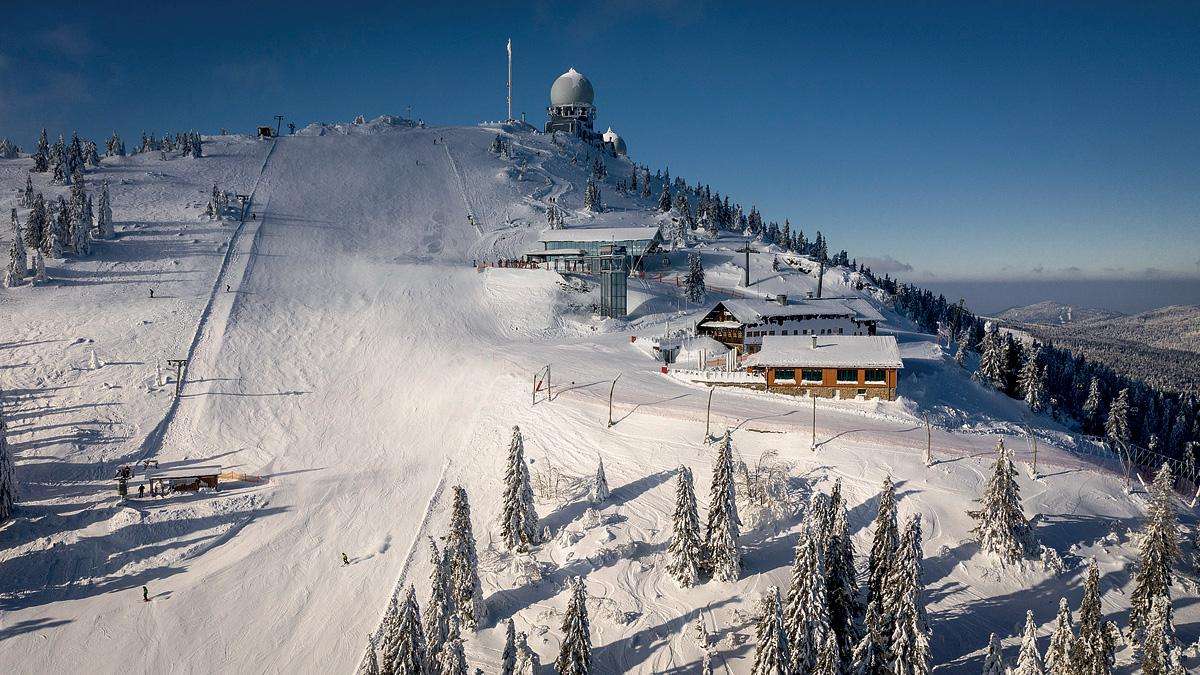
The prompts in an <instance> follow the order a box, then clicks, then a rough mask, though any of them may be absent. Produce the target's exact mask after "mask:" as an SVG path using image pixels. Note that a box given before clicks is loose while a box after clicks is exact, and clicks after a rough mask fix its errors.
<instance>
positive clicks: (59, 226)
mask: <svg viewBox="0 0 1200 675" xmlns="http://www.w3.org/2000/svg"><path fill="white" fill-rule="evenodd" d="M54 233H55V234H56V235H58V244H59V246H62V247H65V248H71V242H72V241H73V239H72V237H71V207H70V206H69V205H68V204H67V202H66V200H65V199H63V197H62V195H59V197H58V202H57V207H56V208H55V212H54ZM51 257H62V256H61V255H59V256H51Z"/></svg>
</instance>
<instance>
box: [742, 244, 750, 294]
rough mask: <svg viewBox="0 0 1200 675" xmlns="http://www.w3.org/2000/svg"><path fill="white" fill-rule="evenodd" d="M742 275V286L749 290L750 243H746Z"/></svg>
mask: <svg viewBox="0 0 1200 675" xmlns="http://www.w3.org/2000/svg"><path fill="white" fill-rule="evenodd" d="M742 274H743V277H742V285H743V286H745V287H746V288H750V242H746V269H745V271H744V272H743V273H742Z"/></svg>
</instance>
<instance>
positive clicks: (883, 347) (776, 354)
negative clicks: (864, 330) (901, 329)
mask: <svg viewBox="0 0 1200 675" xmlns="http://www.w3.org/2000/svg"><path fill="white" fill-rule="evenodd" d="M814 342H815V344H816V347H814V346H813V344H814ZM745 364H746V365H748V366H782V367H784V368H903V367H904V361H902V360H901V359H900V348H899V347H898V346H897V345H896V338H895V336H892V335H817V336H813V335H767V336H764V337H763V344H762V349H760V350H759V351H758V352H757V353H755V354H752V355H751V356H750V357H749V358H747V359H746V361H745Z"/></svg>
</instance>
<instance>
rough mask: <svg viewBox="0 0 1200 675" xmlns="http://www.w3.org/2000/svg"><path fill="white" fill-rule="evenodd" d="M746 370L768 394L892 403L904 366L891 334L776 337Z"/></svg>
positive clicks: (767, 339) (770, 338)
mask: <svg viewBox="0 0 1200 675" xmlns="http://www.w3.org/2000/svg"><path fill="white" fill-rule="evenodd" d="M745 366H746V370H747V371H748V372H751V373H756V374H760V375H762V376H764V377H765V378H766V381H767V390H768V391H775V392H781V393H789V394H809V395H812V396H821V397H826V398H834V397H837V398H855V397H858V396H865V397H867V398H872V397H879V398H881V399H885V400H888V401H894V400H896V384H897V383H898V381H899V376H900V370H901V369H902V368H904V362H903V360H902V359H901V358H900V348H899V346H898V345H897V344H896V338H895V337H894V336H891V335H825V336H820V335H808V336H800V335H787V336H784V335H775V336H767V337H764V338H763V343H762V348H761V349H760V350H759V351H758V352H757V353H755V354H753V355H752V356H750V357H749V358H747V359H746V361H745Z"/></svg>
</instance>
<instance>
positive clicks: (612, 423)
mask: <svg viewBox="0 0 1200 675" xmlns="http://www.w3.org/2000/svg"><path fill="white" fill-rule="evenodd" d="M619 379H621V375H620V374H619V373H618V374H617V376H616V377H615V378H613V383H612V387H610V388H609V390H608V426H610V427H611V426H612V425H614V424H616V422H613V418H612V402H613V392H614V391H616V390H617V380H619Z"/></svg>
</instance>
